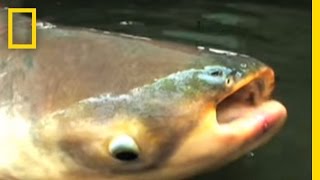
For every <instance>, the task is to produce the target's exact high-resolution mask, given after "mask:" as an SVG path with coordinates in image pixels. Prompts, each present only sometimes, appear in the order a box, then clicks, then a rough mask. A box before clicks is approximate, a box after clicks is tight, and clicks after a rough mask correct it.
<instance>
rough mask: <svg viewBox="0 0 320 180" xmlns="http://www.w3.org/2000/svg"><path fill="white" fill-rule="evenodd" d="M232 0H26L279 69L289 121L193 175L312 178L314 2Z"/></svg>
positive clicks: (59, 14)
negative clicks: (260, 142)
mask: <svg viewBox="0 0 320 180" xmlns="http://www.w3.org/2000/svg"><path fill="white" fill-rule="evenodd" d="M13 1H14V0H13ZM225 2H226V1H225ZM228 2H230V3H222V2H221V1H218V2H217V1H216V2H213V1H210V0H198V1H195V0H194V1H191V0H185V1H183V0H178V1H169V0H161V1H150V0H136V1H130V2H129V1H121V0H120V1H98V0H91V1H84V0H77V1H52V0H43V1H39V0H37V1H32V0H30V1H29V2H28V1H27V2H25V4H24V6H25V7H37V8H38V9H37V11H38V17H39V18H41V19H44V20H48V21H51V22H54V23H59V24H66V25H73V26H85V27H90V28H98V29H103V30H108V31H118V32H125V33H129V34H135V35H140V36H146V37H152V38H156V39H167V40H172V41H178V42H183V43H188V44H193V45H196V46H200V45H201V46H210V47H214V48H221V49H227V50H232V51H237V52H241V53H245V54H249V55H251V56H254V57H257V58H259V59H261V60H263V61H264V62H266V63H267V64H269V65H271V66H272V67H273V68H274V69H275V71H276V73H277V80H278V82H277V87H276V91H275V97H276V98H277V99H279V100H280V101H282V102H283V103H284V104H285V105H286V107H287V108H288V114H289V118H288V121H287V124H286V126H285V127H284V129H283V130H282V131H281V133H280V134H279V135H278V136H276V137H275V138H274V139H273V140H272V141H271V142H270V143H269V144H267V145H266V146H264V147H262V148H260V149H258V150H256V151H254V152H253V153H250V154H248V155H247V156H246V157H243V158H242V159H240V160H238V161H236V162H234V163H232V164H231V165H229V166H226V167H224V168H223V169H221V170H219V171H217V172H208V173H206V174H203V175H199V176H197V177H194V178H193V180H209V179H216V180H233V179H236V180H308V179H311V10H310V8H309V4H308V3H309V2H308V1H305V2H302V1H299V0H295V1H285V0H282V1H279V3H278V1H270V2H268V3H269V4H266V3H259V4H257V2H254V0H252V1H247V3H241V2H239V1H232V3H231V1H228ZM290 2H292V3H290ZM286 3H287V4H288V5H287V4H286Z"/></svg>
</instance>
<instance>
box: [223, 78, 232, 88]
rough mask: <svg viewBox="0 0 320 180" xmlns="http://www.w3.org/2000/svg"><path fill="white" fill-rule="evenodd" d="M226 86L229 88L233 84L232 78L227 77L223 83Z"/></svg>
mask: <svg viewBox="0 0 320 180" xmlns="http://www.w3.org/2000/svg"><path fill="white" fill-rule="evenodd" d="M225 83H226V86H228V87H230V86H231V85H232V84H233V78H232V77H228V78H227V79H226V81H225Z"/></svg>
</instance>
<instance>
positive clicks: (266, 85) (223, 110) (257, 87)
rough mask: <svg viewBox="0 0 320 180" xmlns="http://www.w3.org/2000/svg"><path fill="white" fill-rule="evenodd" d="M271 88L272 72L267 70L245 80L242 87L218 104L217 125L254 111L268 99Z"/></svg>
mask: <svg viewBox="0 0 320 180" xmlns="http://www.w3.org/2000/svg"><path fill="white" fill-rule="evenodd" d="M273 87H274V78H273V71H272V70H269V69H267V70H266V71H263V72H261V73H259V74H257V75H256V76H255V77H251V79H246V80H245V83H244V85H242V86H241V87H238V88H236V89H235V90H234V91H233V92H232V93H231V94H230V95H229V96H227V97H226V98H224V99H223V100H222V101H221V102H220V103H218V105H217V121H218V123H219V124H224V123H228V122H231V121H234V120H236V119H239V118H241V117H244V116H246V115H247V114H248V113H250V112H252V111H254V110H255V108H256V107H257V106H258V105H259V104H261V103H262V102H265V101H268V100H269V99H270V96H271V93H272V90H273Z"/></svg>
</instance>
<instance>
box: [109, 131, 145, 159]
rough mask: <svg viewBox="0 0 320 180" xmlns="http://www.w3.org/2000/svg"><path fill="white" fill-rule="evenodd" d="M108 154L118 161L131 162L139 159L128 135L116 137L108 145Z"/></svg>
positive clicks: (135, 147)
mask: <svg viewBox="0 0 320 180" xmlns="http://www.w3.org/2000/svg"><path fill="white" fill-rule="evenodd" d="M109 152H110V154H111V155H112V156H113V157H114V158H116V159H118V160H120V161H133V160H136V159H138V157H139V148H138V145H137V144H136V142H135V140H134V139H133V138H132V137H130V136H128V135H121V136H117V137H115V138H114V139H112V140H111V142H110V144H109Z"/></svg>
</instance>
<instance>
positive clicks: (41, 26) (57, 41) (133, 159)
mask: <svg viewBox="0 0 320 180" xmlns="http://www.w3.org/2000/svg"><path fill="white" fill-rule="evenodd" d="M0 15H1V16H0V33H1V37H0V39H1V40H0V47H1V48H0V147H1V148H0V179H19V180H20V179H21V180H37V179H39V180H43V179H50V180H72V179H77V180H78V179H84V180H85V179H90V180H100V179H107V180H150V179H152V180H170V179H182V178H187V177H190V176H193V175H195V174H197V173H199V172H202V171H204V170H214V169H217V168H219V167H221V166H223V165H225V164H227V163H228V162H231V161H233V160H235V159H237V158H238V157H240V156H242V155H244V154H245V153H248V152H250V151H251V150H253V149H255V148H257V147H259V146H261V145H262V144H264V143H266V142H267V141H268V140H270V139H271V137H273V136H274V135H275V134H276V133H277V132H278V131H279V130H280V129H281V127H282V125H283V124H284V122H285V119H286V116H287V114H286V109H285V107H284V106H283V105H282V104H281V103H279V102H277V101H275V100H272V99H271V98H270V97H271V93H272V90H273V87H274V84H275V82H274V72H273V70H272V69H271V68H270V67H268V66H267V65H265V64H264V63H262V62H260V61H258V60H256V59H254V58H251V57H248V56H245V55H239V54H236V53H231V52H225V51H221V50H215V49H208V48H200V49H201V50H199V49H197V48H196V47H189V46H185V45H180V44H175V43H168V42H161V41H154V40H150V39H148V38H139V37H134V36H129V35H121V34H116V33H109V32H100V31H92V30H86V29H72V28H66V27H63V28H56V27H55V26H54V25H52V24H48V23H40V22H39V23H38V33H37V47H38V48H37V49H36V50H8V49H7V31H6V25H7V22H6V20H7V12H6V11H2V12H1V14H0ZM14 18H15V19H14V40H15V41H17V42H24V41H25V42H28V41H29V40H30V32H29V31H30V29H31V28H30V20H28V19H26V18H23V17H20V16H15V17H14Z"/></svg>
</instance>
